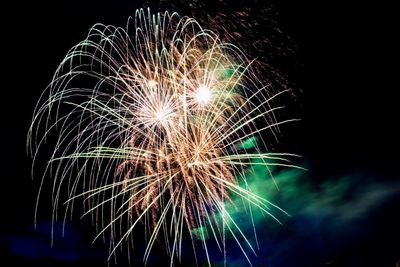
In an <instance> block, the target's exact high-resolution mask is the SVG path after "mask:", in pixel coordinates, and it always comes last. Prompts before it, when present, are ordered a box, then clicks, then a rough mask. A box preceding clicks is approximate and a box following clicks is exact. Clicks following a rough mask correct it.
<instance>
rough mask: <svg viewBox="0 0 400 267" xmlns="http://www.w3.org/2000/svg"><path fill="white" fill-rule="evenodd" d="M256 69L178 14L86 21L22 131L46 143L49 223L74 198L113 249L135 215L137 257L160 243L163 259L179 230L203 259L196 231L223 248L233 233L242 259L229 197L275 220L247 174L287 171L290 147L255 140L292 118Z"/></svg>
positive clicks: (175, 249)
mask: <svg viewBox="0 0 400 267" xmlns="http://www.w3.org/2000/svg"><path fill="white" fill-rule="evenodd" d="M255 73H256V72H254V71H253V65H252V62H251V61H249V60H248V59H247V58H246V56H245V55H244V54H243V53H242V52H241V50H240V49H239V48H238V47H236V46H235V45H233V44H230V43H224V42H223V41H222V40H220V39H219V37H218V36H217V35H216V34H215V33H213V32H212V31H209V30H206V29H203V28H202V27H201V26H200V25H199V24H198V23H197V22H196V21H195V20H194V19H192V18H188V17H180V16H179V15H178V14H176V13H172V14H170V13H167V12H166V13H162V14H161V13H158V14H154V15H153V14H151V13H150V11H147V12H146V11H144V10H138V11H137V12H136V14H135V16H134V18H130V19H129V20H128V23H127V26H126V28H125V29H123V28H117V27H113V26H104V25H102V24H96V25H94V26H93V27H92V28H91V29H90V31H89V33H88V36H87V38H86V39H85V40H84V41H82V42H80V43H79V44H77V45H76V46H74V47H73V48H72V49H70V51H69V52H68V53H67V55H66V57H65V58H64V60H63V61H62V62H61V64H60V65H59V67H58V68H57V70H56V72H55V74H54V77H53V80H52V82H51V83H50V85H49V86H48V88H47V90H46V91H45V93H43V95H42V97H41V99H40V101H39V103H38V105H37V107H36V110H35V113H34V117H33V122H32V126H31V128H30V132H29V144H30V149H31V151H32V153H33V155H34V158H36V157H37V153H38V150H39V148H40V147H42V146H43V144H44V143H45V141H46V139H49V140H53V141H54V142H55V145H54V147H53V148H54V150H53V152H52V153H51V154H50V160H49V162H48V165H47V168H46V170H45V174H44V175H43V179H45V176H46V177H47V176H50V177H51V179H52V187H53V192H52V194H53V206H54V210H53V219H54V220H57V219H58V209H59V207H60V205H65V217H66V215H67V214H68V213H69V212H71V213H72V209H73V203H74V202H75V201H76V200H77V199H81V200H82V201H83V204H84V208H85V209H86V211H85V213H84V215H90V216H91V217H92V219H93V221H94V222H95V223H96V226H97V229H98V235H97V237H96V238H98V237H100V236H102V235H103V234H104V233H105V232H108V233H110V236H111V242H110V255H113V254H114V253H115V250H116V249H117V248H118V247H120V246H121V245H122V244H123V243H126V240H127V239H129V238H131V237H132V235H133V230H134V229H135V227H136V226H137V225H138V223H141V224H144V225H145V228H146V241H147V248H146V251H145V255H144V260H145V261H146V260H147V258H148V256H149V254H150V251H151V248H152V247H153V244H154V242H155V240H156V239H163V240H165V248H166V250H167V252H168V253H169V255H170V256H171V265H172V264H173V261H174V259H175V258H179V259H180V258H181V244H182V238H183V233H184V232H185V231H187V233H189V235H190V237H191V240H192V244H193V248H194V251H195V250H196V245H195V243H196V242H202V244H203V246H202V247H203V249H204V251H205V253H206V255H207V259H208V262H210V260H209V257H208V251H207V244H206V240H205V238H202V239H201V240H202V241H199V240H197V239H196V238H195V237H194V230H196V229H204V231H201V234H202V235H203V237H204V235H207V236H212V237H213V239H214V240H215V242H216V243H217V245H218V247H219V248H220V250H221V251H222V252H223V253H225V243H226V239H225V236H226V235H230V236H231V237H233V238H234V239H235V240H236V241H237V244H238V246H239V247H240V249H241V250H242V251H243V253H244V255H245V257H246V258H247V259H248V260H249V258H248V255H247V254H246V252H245V247H247V248H250V249H251V250H252V251H254V249H253V245H252V243H251V242H250V241H249V239H248V238H247V237H246V236H245V235H244V233H243V232H242V231H241V230H240V228H239V226H238V224H237V223H236V222H235V220H234V219H233V218H232V216H231V215H230V214H229V212H228V210H227V208H226V205H228V203H231V204H230V205H235V203H233V201H232V196H239V197H240V198H241V199H243V200H244V202H245V203H246V205H247V206H248V207H249V210H250V211H251V209H254V208H256V209H258V210H260V211H261V212H264V213H266V214H268V215H270V216H272V217H273V218H275V219H276V217H275V216H274V215H273V209H277V210H279V211H280V212H284V211H283V210H281V209H280V208H279V207H277V206H275V205H274V204H272V203H270V202H268V201H267V200H266V199H265V198H264V197H262V196H258V195H256V194H254V193H252V192H251V190H250V188H249V187H248V185H247V181H246V173H247V172H248V171H249V166H252V165H263V166H267V167H268V166H271V165H274V166H276V165H279V166H289V167H295V166H294V165H293V164H292V163H291V161H290V160H289V159H290V157H292V156H295V155H292V154H283V153H280V154H279V153H271V152H268V150H267V148H268V146H267V144H266V142H265V140H264V139H263V138H258V136H260V134H262V133H264V132H265V131H270V132H271V133H273V134H275V133H277V132H278V126H279V125H280V124H283V123H286V122H288V121H290V120H286V121H279V120H277V119H276V116H275V112H276V111H277V110H279V109H280V108H282V107H274V106H273V105H272V103H273V100H274V98H276V97H278V96H279V95H280V94H282V93H284V92H285V91H284V90H283V91H281V92H278V93H272V92H274V91H275V90H273V88H272V85H271V84H262V82H261V81H260V79H258V78H257V75H255ZM250 213H251V212H250ZM65 217H64V219H65ZM249 218H250V219H249V220H252V216H250V217H249ZM204 232H205V233H204ZM195 253H196V252H195ZM249 262H250V260H249Z"/></svg>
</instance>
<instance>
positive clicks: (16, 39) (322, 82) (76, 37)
mask: <svg viewBox="0 0 400 267" xmlns="http://www.w3.org/2000/svg"><path fill="white" fill-rule="evenodd" d="M302 2H303V1H293V2H292V1H273V2H272V3H273V10H275V11H276V12H277V13H278V16H277V18H278V22H279V25H280V27H281V28H282V30H283V31H284V32H285V33H286V34H287V35H289V36H290V37H291V39H292V42H293V43H294V44H295V46H296V49H295V56H294V57H295V59H294V61H296V66H295V67H292V68H288V70H287V75H288V78H289V80H291V81H293V83H294V84H295V85H296V86H297V87H298V88H299V89H301V93H299V94H298V97H297V100H296V101H295V105H298V109H299V117H301V118H302V121H301V122H300V123H299V125H298V126H296V127H293V128H291V129H290V131H288V133H287V134H286V135H285V136H284V137H283V141H282V143H284V144H285V148H286V149H289V150H290V151H291V152H294V153H298V154H302V155H304V157H305V158H306V160H307V162H308V165H309V168H310V173H311V176H312V179H314V181H315V182H316V183H317V182H319V181H321V180H323V179H326V178H328V177H334V176H337V175H343V174H345V173H350V172H363V173H368V174H369V175H370V176H373V177H374V178H375V179H376V180H379V181H381V182H394V181H398V180H399V174H398V169H399V168H398V166H399V160H400V157H399V155H398V153H399V152H398V151H399V149H400V146H399V144H400V142H399V141H398V139H399V137H400V135H399V133H400V131H399V130H398V123H399V115H400V113H399V108H398V107H399V104H398V102H399V99H398V97H397V95H398V93H397V91H398V89H399V85H398V70H399V68H398V59H397V51H398V48H399V46H398V43H397V42H396V41H395V39H396V35H398V33H399V30H398V27H397V26H396V23H395V15H396V14H393V13H394V12H392V11H393V10H394V9H393V8H390V7H385V6H384V5H383V4H381V5H375V4H372V3H371V4H366V3H362V4H356V3H353V4H349V3H346V2H344V1H343V2H338V1H306V3H302ZM349 2H350V1H349ZM367 2H368V1H367ZM265 6H267V5H266V4H265V3H262V2H261V1H258V2H256V4H255V7H259V8H260V9H261V8H263V7H265ZM138 7H141V5H140V3H138V2H135V1H105V0H103V1H74V0H71V1H54V2H50V3H44V2H40V3H38V2H36V1H35V2H33V1H31V2H28V3H22V2H18V1H14V2H12V3H7V4H5V3H2V8H1V10H2V15H1V20H2V21H1V33H2V34H1V43H2V49H1V65H2V68H1V69H2V70H1V74H2V78H1V88H2V92H1V104H0V106H1V114H2V119H1V139H0V140H1V143H2V146H1V151H2V153H1V159H0V162H1V170H2V171H1V176H0V177H1V184H0V186H1V193H0V203H1V206H0V207H1V210H0V214H1V220H0V221H1V222H0V260H1V262H2V266H8V265H10V264H11V263H10V264H8V265H7V264H5V265H4V264H3V263H4V262H5V260H11V262H13V263H12V265H14V263H25V266H50V265H46V264H54V263H55V264H57V265H58V266H61V265H60V264H63V263H62V262H58V261H53V262H52V263H48V262H46V260H45V259H44V260H42V261H38V260H37V259H29V257H28V258H26V257H24V256H18V255H15V254H14V253H13V250H12V249H10V246H11V245H10V244H11V243H10V241H9V240H10V238H11V237H12V236H15V235H18V236H21V235H22V236H23V235H24V234H26V235H29V234H31V232H32V231H31V230H30V227H31V225H32V222H33V214H34V202H35V197H36V191H35V190H36V189H35V188H36V187H37V183H36V186H35V181H32V180H31V177H30V166H31V159H30V158H29V157H28V156H27V153H26V150H25V143H26V134H27V131H28V127H29V125H30V120H31V117H32V112H33V109H34V106H35V103H36V101H37V99H38V98H39V96H40V94H41V92H42V91H43V89H44V88H45V87H46V85H47V84H48V83H49V81H50V80H51V78H52V75H53V72H54V70H55V69H56V67H57V66H58V64H59V62H60V61H61V60H62V58H63V57H64V55H65V53H66V52H67V51H68V49H69V48H70V47H72V46H73V45H74V44H76V43H77V42H78V41H80V40H82V39H83V38H84V37H85V34H86V33H87V30H88V29H89V28H90V27H91V26H92V25H93V24H94V23H96V22H102V23H104V24H114V25H118V26H124V25H125V22H126V19H127V17H128V16H130V15H133V14H134V10H135V9H136V8H138ZM208 7H209V8H211V9H212V3H211V1H210V3H208ZM226 12H229V10H226ZM283 72H285V70H283ZM299 92H300V90H299ZM36 182H37V181H36ZM399 207H400V206H399V197H398V194H397V197H394V198H393V200H392V201H391V203H390V205H386V206H384V207H382V208H381V209H380V210H379V211H377V212H376V216H378V217H379V219H376V218H375V219H373V220H375V221H376V224H375V225H376V227H377V229H375V230H374V231H373V232H372V233H371V235H370V239H368V237H366V239H365V240H366V241H365V245H363V246H359V247H355V248H354V251H352V250H351V249H349V251H348V254H346V252H343V253H342V254H341V255H340V257H339V258H340V259H341V260H337V259H333V260H336V263H335V264H337V265H326V266H350V265H348V264H349V263H348V262H349V261H348V260H347V259H349V258H351V254H352V253H358V254H363V253H365V255H368V254H375V255H376V256H375V257H374V258H373V259H374V260H375V261H372V262H370V264H371V265H368V263H365V264H367V265H364V266H395V262H396V260H400V240H399V238H400V235H399V233H400V230H399V228H400V225H399V217H400V210H399ZM82 242H83V244H82V246H85V245H87V246H90V241H87V242H86V241H82ZM85 242H86V243H85ZM396 242H397V243H396ZM289 254H290V253H289ZM386 258H389V259H390V260H386ZM380 259H382V265H380V261H379V260H380ZM102 260H104V259H100V260H99V261H98V262H96V261H93V262H96V263H97V264H99V263H101V262H103V261H102ZM328 260H329V259H327V262H328ZM331 260H332V259H331ZM78 263H79V262H78V261H76V262H72V263H68V264H66V265H65V266H75V265H77V264H78ZM90 263H92V262H88V263H86V264H90ZM74 264H75V265H74ZM62 266H64V265H62ZM298 266H303V265H301V263H299V265H298ZM304 266H305V265H304ZM318 266H319V265H318ZM321 266H325V265H321ZM353 266H355V265H353Z"/></svg>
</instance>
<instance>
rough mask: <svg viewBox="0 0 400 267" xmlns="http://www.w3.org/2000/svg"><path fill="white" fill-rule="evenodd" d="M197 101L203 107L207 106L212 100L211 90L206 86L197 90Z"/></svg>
mask: <svg viewBox="0 0 400 267" xmlns="http://www.w3.org/2000/svg"><path fill="white" fill-rule="evenodd" d="M196 100H197V102H198V103H199V104H201V105H203V106H204V105H206V104H207V103H208V102H210V100H211V89H210V88H209V87H207V86H205V85H202V86H200V87H199V88H197V92H196Z"/></svg>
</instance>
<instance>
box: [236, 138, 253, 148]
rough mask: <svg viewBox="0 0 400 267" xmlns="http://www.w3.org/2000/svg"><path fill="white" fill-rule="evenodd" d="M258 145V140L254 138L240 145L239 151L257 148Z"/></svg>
mask: <svg viewBox="0 0 400 267" xmlns="http://www.w3.org/2000/svg"><path fill="white" fill-rule="evenodd" d="M256 144H257V138H256V137H255V136H252V137H250V138H247V139H245V140H244V141H243V142H241V143H240V144H239V149H251V148H253V147H255V146H256Z"/></svg>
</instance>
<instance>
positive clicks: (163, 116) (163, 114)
mask: <svg viewBox="0 0 400 267" xmlns="http://www.w3.org/2000/svg"><path fill="white" fill-rule="evenodd" d="M169 113H170V110H169V109H168V108H166V107H163V108H161V109H160V110H158V111H157V112H156V114H155V116H156V119H157V120H158V121H159V122H160V123H162V124H164V123H165V122H167V117H168V114H169Z"/></svg>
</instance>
